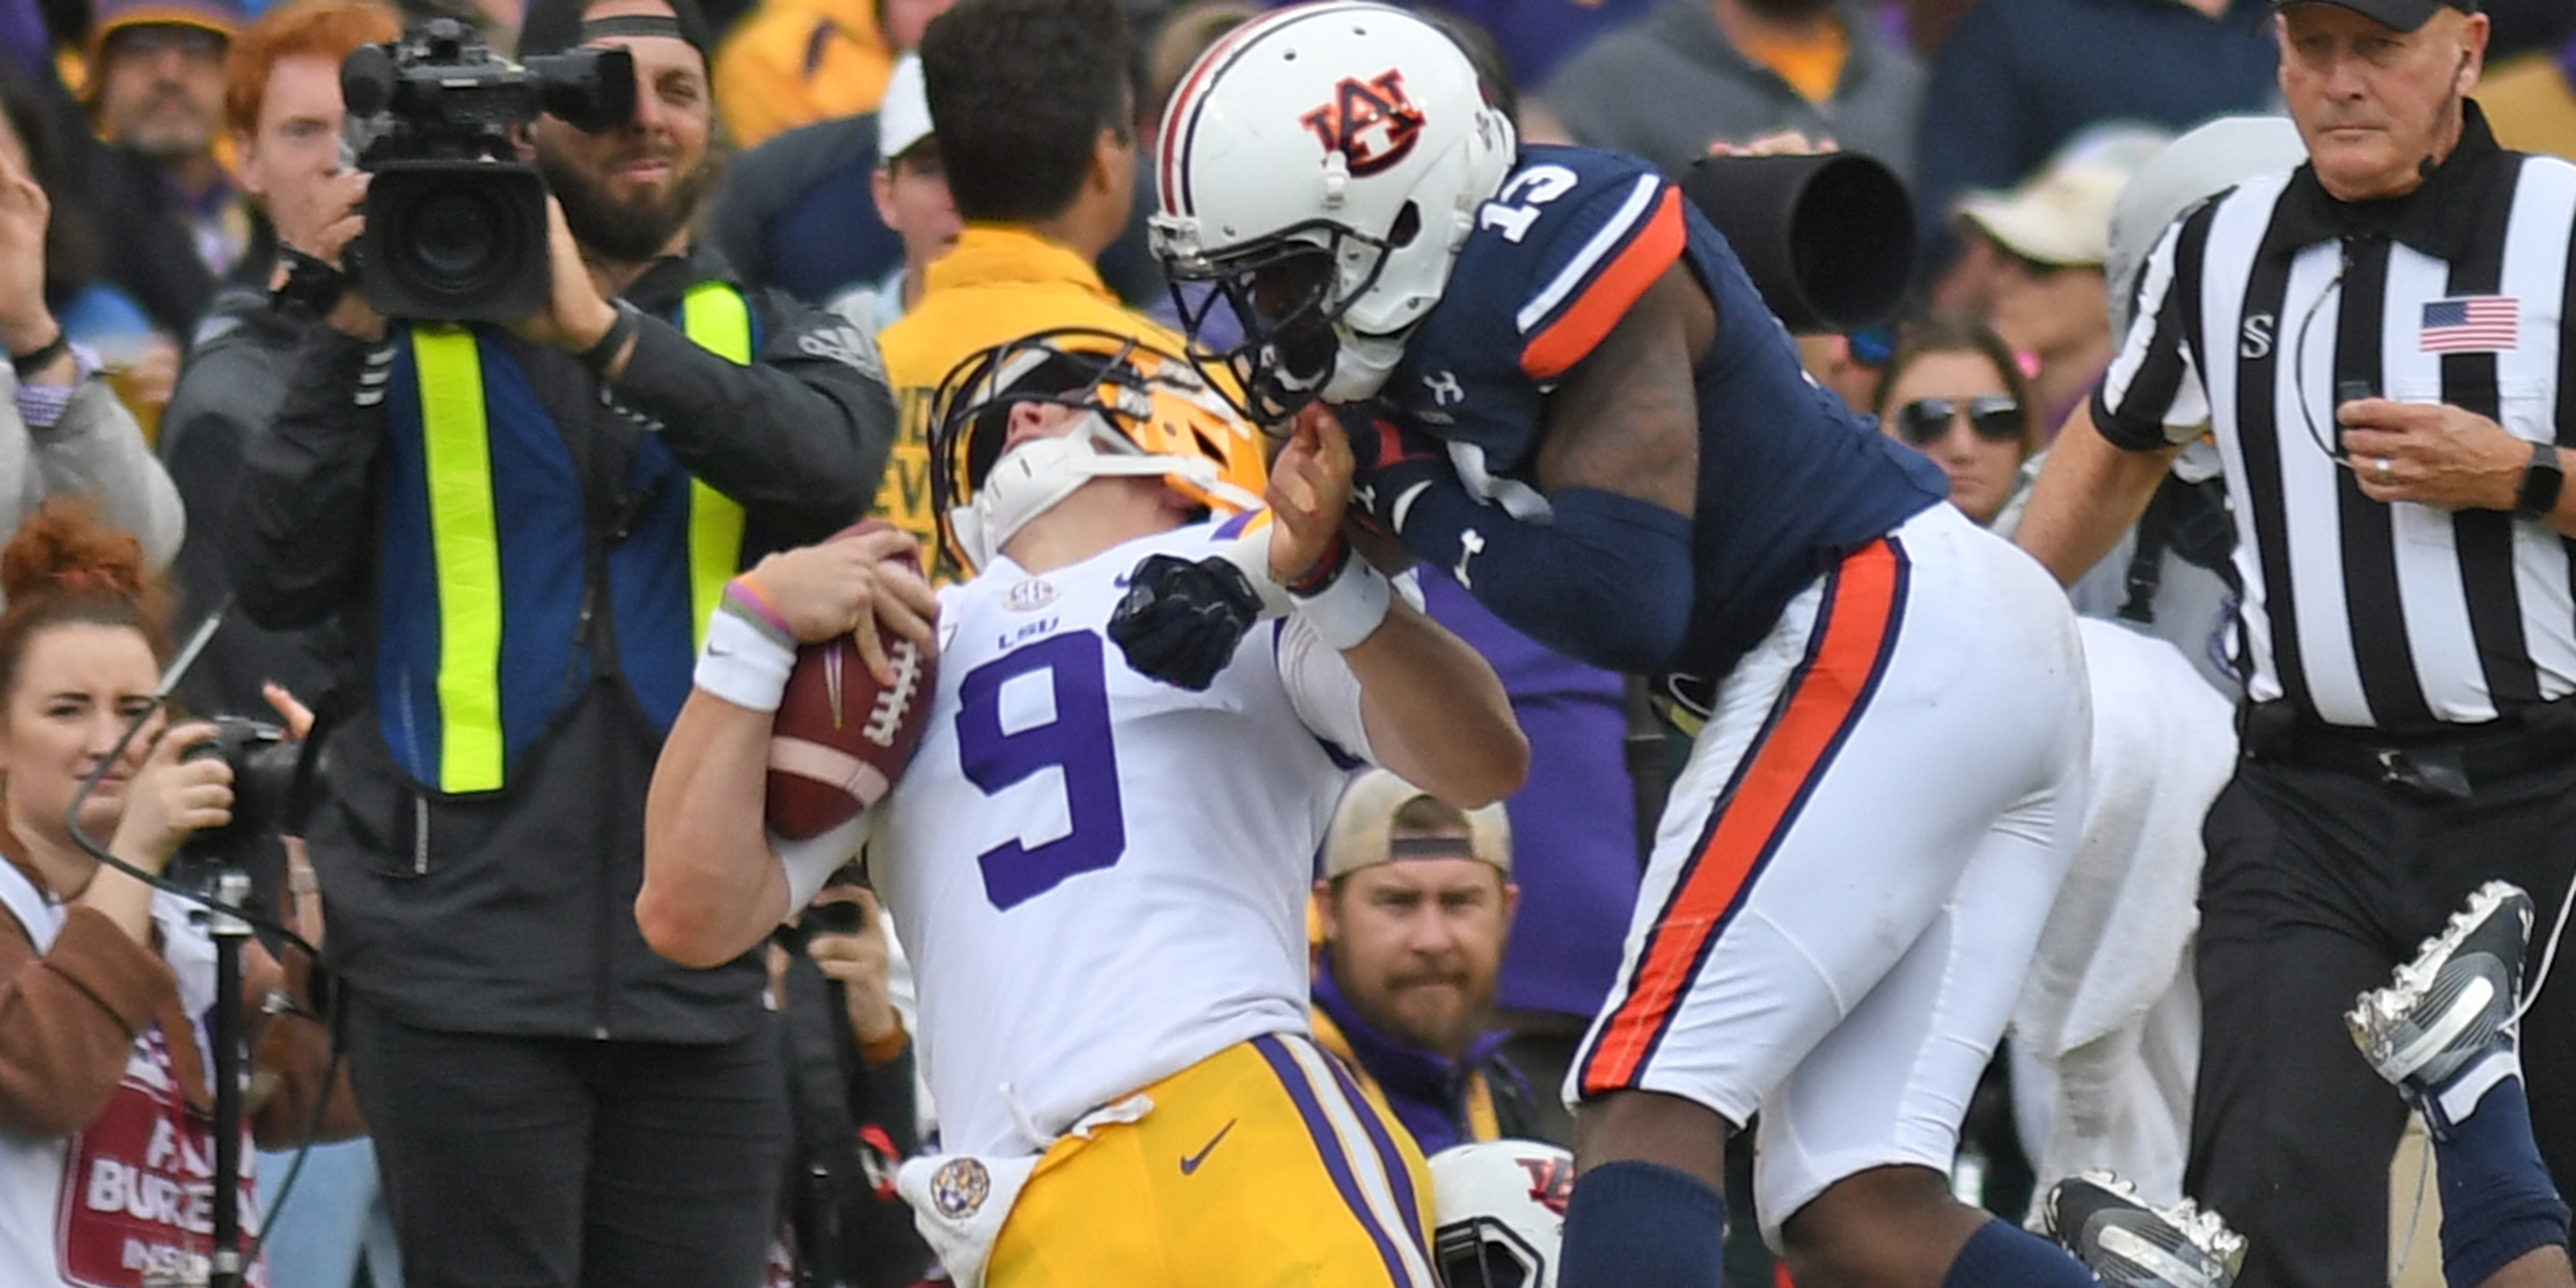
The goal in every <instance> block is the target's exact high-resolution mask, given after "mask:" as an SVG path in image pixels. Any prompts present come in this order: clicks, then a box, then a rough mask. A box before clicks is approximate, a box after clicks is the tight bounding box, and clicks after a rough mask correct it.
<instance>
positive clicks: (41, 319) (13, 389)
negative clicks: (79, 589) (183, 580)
mask: <svg viewBox="0 0 2576 1288" xmlns="http://www.w3.org/2000/svg"><path fill="white" fill-rule="evenodd" d="M0 118H5V120H0V345H6V346H7V348H8V350H9V356H10V366H11V368H12V372H11V374H10V376H9V377H7V381H8V387H9V390H10V394H11V396H10V398H9V399H8V400H7V401H6V402H5V403H0V523H5V524H7V525H8V527H9V529H10V530H11V531H15V530H16V527H17V525H18V524H19V523H21V522H24V521H25V520H26V519H27V518H28V517H29V516H31V515H33V514H34V513H35V512H36V508H37V506H38V505H39V504H40V503H42V502H43V501H44V499H45V498H46V497H49V496H54V495H58V494H71V495H86V496H92V497H95V498H97V499H98V500H99V502H100V503H101V504H102V506H103V512H104V516H105V518H106V520H107V521H108V522H110V523H113V524H115V525H117V526H118V527H120V528H122V529H125V530H128V531H131V532H132V533H134V534H135V537H136V538H137V540H139V541H140V542H141V543H142V546H143V553H144V559H145V562H146V564H147V565H148V566H149V567H151V568H152V569H154V570H156V571H157V570H159V569H162V568H166V567H168V566H169V563H170V560H171V558H172V556H173V555H175V554H176V553H177V552H178V550H179V542H180V537H181V536H182V533H183V530H184V528H185V526H186V521H185V519H184V517H183V514H182V511H181V509H180V504H179V494H178V491H177V490H176V489H175V488H173V487H172V486H171V484H170V477H169V475H168V474H166V473H164V472H163V470H162V468H161V463H160V462H159V461H157V460H154V459H153V457H152V449H151V447H150V446H149V445H147V444H146V443H145V442H144V439H143V432H142V430H141V428H140V427H139V426H137V425H136V423H135V420H134V415H133V413H132V412H131V411H130V410H128V409H127V408H126V406H125V405H124V404H123V403H122V402H120V401H119V400H118V399H117V396H116V394H115V391H114V390H112V389H110V388H109V386H108V384H107V382H106V381H104V380H100V379H98V370H99V364H98V358H97V356H96V354H94V353H92V352H89V351H87V350H86V349H85V348H82V347H79V346H76V345H75V344H74V343H73V342H72V340H71V333H70V330H69V328H68V327H66V326H65V325H63V324H62V323H61V322H60V321H58V314H57V313H56V312H55V308H56V307H57V305H58V304H60V303H61V302H63V297H62V294H61V293H60V292H59V291H58V290H57V289H56V284H57V283H59V282H61V281H63V279H64V277H65V276H66V275H69V274H72V273H77V272H78V271H79V265H80V261H81V259H82V258H83V257H84V256H85V247H86V246H87V245H88V242H87V235H88V233H89V232H90V231H91V230H89V229H85V228H80V227H78V224H79V222H80V207H79V205H78V204H77V202H74V203H72V204H71V205H70V206H69V207H68V208H59V207H57V206H56V205H55V203H54V200H53V197H52V195H51V193H50V192H49V191H48V189H47V187H46V185H45V184H44V183H42V182H40V180H39V176H40V175H42V174H44V173H45V171H46V170H48V169H53V168H54V162H55V161H57V160H58V159H59V157H60V153H59V152H52V153H49V152H48V151H46V150H45V149H47V148H49V147H51V146H52V145H54V144H55V143H57V142H59V141H60V139H61V135H60V134H59V133H58V132H56V131H55V130H54V128H53V122H52V120H51V118H50V117H49V116H48V115H47V114H46V113H45V112H44V110H43V106H42V99H41V98H40V97H39V95H38V93H37V92H36V91H35V89H34V87H32V86H30V85H29V84H28V83H27V81H26V78H25V77H23V76H21V75H19V74H18V72H17V69H16V68H14V67H8V68H0ZM57 173H59V171H57ZM67 223H68V224H69V225H71V226H70V227H66V226H65V225H66V224H67Z"/></svg>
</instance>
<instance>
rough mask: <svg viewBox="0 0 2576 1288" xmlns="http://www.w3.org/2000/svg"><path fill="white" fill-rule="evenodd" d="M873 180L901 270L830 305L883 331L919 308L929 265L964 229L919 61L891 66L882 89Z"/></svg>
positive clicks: (871, 328)
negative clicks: (899, 246)
mask: <svg viewBox="0 0 2576 1288" xmlns="http://www.w3.org/2000/svg"><path fill="white" fill-rule="evenodd" d="M876 128H877V156H878V158H879V160H878V162H877V166H876V173H875V174H874V175H872V176H870V179H869V189H870V193H869V195H870V196H871V197H873V198H874V199H875V202H876V208H877V219H878V221H879V222H881V223H883V224H884V225H885V226H886V227H888V228H891V229H893V230H894V232H895V235H896V236H898V237H901V238H902V239H903V262H902V263H900V264H897V265H895V267H894V271H892V272H890V273H888V274H886V275H885V277H884V278H882V279H880V280H879V281H877V282H875V283H872V284H870V285H868V286H863V287H858V288H855V289H853V290H849V291H844V292H842V293H841V294H840V295H839V296H837V297H835V298H834V299H833V300H832V307H833V308H835V309H838V310H839V311H840V312H841V314H842V316H844V317H847V318H849V319H850V320H851V321H853V322H856V323H858V324H859V325H860V326H863V327H866V328H867V329H868V330H869V332H871V333H874V332H876V331H880V330H883V329H884V328H886V327H888V326H890V325H892V324H893V323H894V322H895V321H897V320H898V319H900V318H902V317H903V315H904V314H905V313H906V312H908V311H909V310H910V309H911V308H912V306H913V305H915V304H918V303H920V302H921V290H922V281H923V279H924V278H925V277H926V276H927V274H928V272H929V269H930V261H932V260H934V259H937V258H939V257H940V256H942V255H945V254H947V253H948V252H949V250H950V248H952V247H954V246H956V244H957V234H958V233H959V232H960V231H962V230H963V229H964V226H965V225H964V223H963V222H962V221H960V220H959V219H958V218H957V202H956V200H955V199H954V198H952V197H950V196H949V194H948V174H947V172H946V171H945V170H944V169H942V168H941V166H940V161H939V136H937V135H935V134H933V133H931V130H930V99H929V98H928V96H927V95H925V94H924V93H923V92H922V87H921V59H920V58H919V57H917V56H915V55H912V54H906V55H904V56H903V61H902V62H899V63H897V64H895V68H894V79H893V80H892V81H891V82H889V83H888V84H887V86H886V101H885V103H884V104H883V105H882V106H880V107H879V108H878V109H877V114H876Z"/></svg>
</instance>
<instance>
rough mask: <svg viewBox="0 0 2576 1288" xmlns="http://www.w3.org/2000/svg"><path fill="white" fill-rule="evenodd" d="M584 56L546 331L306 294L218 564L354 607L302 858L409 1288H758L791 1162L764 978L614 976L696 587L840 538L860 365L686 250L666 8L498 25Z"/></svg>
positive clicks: (677, 52)
mask: <svg viewBox="0 0 2576 1288" xmlns="http://www.w3.org/2000/svg"><path fill="white" fill-rule="evenodd" d="M576 45H579V46H586V47H594V48H608V47H623V48H625V49H626V50H628V51H629V52H630V53H631V54H632V55H633V57H634V61H635V81H636V85H637V95H636V100H637V101H636V105H635V109H634V112H633V114H632V116H631V117H630V118H629V119H628V120H626V121H625V122H623V123H622V124H620V125H618V126H616V127H614V128H612V129H609V130H606V131H604V132H601V133H598V134H585V133H583V132H581V131H579V130H577V129H574V128H573V127H572V126H570V125H569V124H567V123H566V122H564V121H562V120H559V119H555V118H553V117H541V118H539V119H538V120H537V121H536V122H535V123H534V124H533V125H532V126H529V127H527V128H526V129H525V131H524V133H523V134H522V135H521V140H522V142H521V145H520V150H519V154H520V155H521V156H522V157H524V158H527V159H530V160H533V162H534V163H535V164H536V165H537V167H538V168H539V169H540V170H541V171H542V172H543V173H544V175H545V177H546V180H547V183H548V186H549V187H550V188H551V189H552V191H553V194H554V198H553V199H551V200H549V202H548V207H549V210H548V218H549V224H550V231H551V236H552V245H551V253H552V270H551V271H552V278H551V286H550V291H551V296H550V298H549V300H548V302H547V303H546V305H545V306H544V307H543V308H541V309H540V310H538V311H537V313H536V314H535V315H533V316H531V317H528V318H526V319H524V320H522V321H520V322H518V323H515V324H513V325H511V326H509V327H500V326H490V325H482V324H476V325H474V326H472V327H470V328H453V327H433V326H427V325H419V324H407V323H388V322H387V321H386V320H385V319H384V318H381V317H379V316H378V315H376V313H375V312H374V311H373V310H372V309H370V308H369V307H368V306H367V302H366V299H365V297H364V296H363V295H362V294H360V293H359V291H358V290H356V289H355V288H354V286H353V285H352V284H350V283H347V282H341V281H335V280H332V277H331V275H329V274H327V273H324V272H319V271H317V270H316V268H315V266H314V265H312V264H304V265H301V266H300V267H299V268H298V269H297V270H296V272H295V274H294V277H295V279H297V280H291V281H290V282H289V284H288V286H287V288H286V290H287V294H288V296H289V298H290V299H293V300H299V301H304V302H306V306H307V307H313V308H315V309H316V310H317V311H320V312H323V313H324V314H325V316H324V317H321V318H309V319H307V320H306V321H305V323H304V327H305V331H304V334H303V337H302V340H301V344H300V348H299V352H298V354H297V356H296V361H295V366H294V373H293V375H292V376H291V377H290V379H289V382H288V388H287V390H286V395H285V400H284V404H283V407H282V409H281V411H280V413H279V415H278V418H277V421H276V424H275V427H274V429H273V430H272V431H271V432H268V433H266V434H261V435H256V436H254V437H253V438H252V440H251V442H250V443H249V445H248V448H247V451H246V453H245V460H244V465H243V472H242V479H241V484H240V492H239V495H238V499H237V502H236V505H235V508H234V512H233V516H232V522H231V524H230V525H229V527H228V530H227V531H226V534H225V537H226V541H227V547H226V555H227V563H228V565H229V571H230V573H231V576H232V579H233V585H234V588H235V591H236V593H237V594H238V595H239V596H240V599H241V603H242V606H243V607H244V608H245V609H246V610H247V611H248V612H249V613H250V615H251V617H252V618H253V619H254V620H256V621H258V622H260V623H261V624H263V625H266V626H270V627H272V628H291V627H297V626H303V625H308V624H311V623H313V622H316V621H320V620H322V619H323V618H325V617H327V616H328V615H330V614H331V613H332V612H333V611H335V610H337V609H339V608H340V607H341V606H342V605H343V604H347V605H350V606H351V608H350V612H351V617H350V619H349V620H350V621H351V623H352V634H353V635H354V636H356V637H357V638H359V639H360V640H361V641H362V643H361V645H360V652H361V663H362V665H364V666H365V667H367V668H369V670H370V672H371V681H370V683H368V684H366V685H363V686H360V697H361V701H360V702H359V703H358V704H357V706H356V709H355V710H354V711H353V712H352V713H351V714H350V716H349V717H348V719H347V721H346V722H345V724H344V725H343V727H342V731H341V733H340V734H339V735H338V736H337V737H335V738H334V740H333V746H332V769H331V771H330V780H331V786H332V788H333V791H334V795H335V796H336V802H335V803H334V804H332V805H328V806H325V807H324V808H322V809H321V810H319V811H318V813H317V817H315V818H314V820H313V822H312V826H311V829H310V840H311V844H312V849H313V855H314V864H315V867H316V868H317V869H319V871H320V873H321V878H322V887H323V894H324V898H325V902H326V904H327V906H328V908H329V911H330V917H331V924H332V945H333V950H334V955H335V957H336V959H337V965H338V966H339V967H340V969H341V971H342V972H343V975H344V978H345V979H346V980H347V981H348V983H349V984H350V985H351V987H352V989H353V991H354V993H355V994H356V996H355V999H354V1004H353V1006H352V1008H351V1010H352V1015H351V1022H350V1048H351V1049H350V1059H351V1062H352V1069H353V1073H354V1075H355V1080H356V1083H357V1087H358V1094H359V1100H360V1104H361V1106H362V1107H363V1108H365V1109H367V1110H369V1111H370V1113H369V1123H370V1125H371V1126H372V1127H373V1128H374V1130H375V1136H376V1146H377V1153H378V1157H379V1159H380V1160H381V1163H382V1166H383V1170H384V1176H385V1184H386V1190H387V1193H388V1194H389V1196H390V1197H391V1199H392V1203H393V1210H394V1221H395V1226H396V1230H397V1233H398V1235H399V1237H400V1239H401V1242H402V1249H403V1259H404V1270H405V1276H406V1278H407V1280H408V1281H409V1282H410V1283H412V1284H413V1285H415V1286H416V1288H440V1286H443V1285H463V1284H475V1285H480V1284H487V1283H509V1284H554V1285H572V1284H599V1285H610V1284H614V1285H621V1286H625V1285H636V1286H640V1288H650V1286H652V1285H663V1284H668V1285H674V1286H675V1288H683V1286H684V1288H728V1286H730V1285H740V1284H749V1283H752V1282H755V1281H756V1280H757V1278H758V1276H759V1274H760V1271H761V1267H762V1265H763V1264H764V1256H765V1253H766V1251H767V1246H768V1241H769V1236H770V1233H771V1230H772V1221H773V1218H774V1217H775V1215H776V1212H777V1208H776V1199H777V1185H778V1175H779V1170H780V1167H781V1166H782V1163H783V1160H784V1155H785V1150H786V1147H787V1119H786V1106H785V1088H784V1082H783V1079H782V1078H781V1076H780V1070H779V1064H778V1047H777V1038H776V1035H775V1034H774V1033H773V1032H772V1030H771V1027H770V1016H769V1013H768V1011H767V1009H766V1008H765V1006H764V1003H763V1000H762V986H763V983H764V974H763V971H762V969H761V963H760V960H759V958H758V957H757V956H751V955H746V956H744V957H742V958H740V959H738V960H736V961H734V962H732V963H729V964H727V965H725V966H723V967H719V968H717V969H713V970H705V971H698V970H689V969H684V968H682V967H679V966H677V965H675V964H673V963H671V962H669V961H666V960H664V959H662V958H660V957H658V956H656V955H655V954H654V953H653V952H652V951H651V949H649V948H648V947H646V945H645V943H644V941H643V938H642V936H641V935H640V934H639V933H638V932H637V930H636V927H635V921H634V915H633V913H632V911H631V909H632V907H633V904H634V900H635V895H636V891H637V889H638V888H639V886H640V885H641V883H642V878H643V867H642V827H643V801H644V790H645V785H646V783H647V781H648V779H649V777H650V774H651V770H652V766H653V761H654V757H655V755H656V754H657V753H658V751H659V749H660V745H661V742H662V738H663V736H664V733H665V731H666V730H667V729H668V727H669V722H670V720H671V718H672V716H673V714H674V713H675V712H676V711H677V710H678V708H679V704H680V702H681V700H682V699H683V698H684V697H686V696H687V694H688V691H689V684H690V679H689V676H690V669H691V667H692V665H693V663H694V660H695V659H694V649H695V636H696V633H697V631H698V630H699V628H700V627H701V626H702V625H703V623H704V621H705V616H706V614H705V607H704V603H705V598H704V597H705V593H706V592H707V591H708V590H710V589H711V588H716V587H721V586H722V585H723V583H724V582H725V581H726V580H727V579H729V578H731V577H732V576H733V575H734V574H735V573H736V572H738V571H740V570H741V569H742V568H744V567H748V566H749V565H750V563H751V562H752V560H754V559H756V558H757V557H758V556H759V555H760V554H761V553H763V552H765V551H767V550H770V549H774V548H778V547H782V546H786V545H791V544H798V543H805V542H811V541H814V540H816V539H818V538H821V537H824V536H827V535H829V534H831V533H832V532H833V531H835V530H837V529H839V528H840V527H842V526H844V525H846V524H848V523H850V522H852V521H853V520H855V519H856V518H858V517H859V515H860V514H861V512H862V511H863V510H864V508H865V506H866V504H867V499H868V497H869V496H870V495H871V493H872V492H873V490H874V488H875V486H876V478H877V474H878V471H879V470H880V468H881V467H882V465H883V463H884V458H885V452H886V448H887V444H888V443H889V441H890V439H891V436H892V430H893V419H894V416H893V405H892V401H891V399H890V398H889V396H888V394H887V392H886V389H885V385H884V382H883V380H882V378H881V377H880V375H879V374H878V371H879V369H878V364H877V361H876V358H875V353H874V349H873V348H872V346H871V344H870V341H869V340H868V338H867V337H865V336H863V335H861V334H859V333H857V332H856V331H855V330H853V329H851V328H849V327H848V326H846V325H845V324H843V323H841V322H840V321H839V320H838V319H836V318H834V317H832V316H831V315H829V314H825V313H823V312H821V311H819V310H813V309H808V308H805V307H803V306H800V305H797V304H795V303H793V302H791V301H789V300H788V299H786V298H785V297H783V296H780V295H777V294H775V293H760V294H753V293H750V292H746V291H744V290H743V289H742V288H741V287H740V286H738V285H737V284H736V283H735V282H734V281H733V279H732V278H731V277H730V275H729V274H728V273H727V271H726V269H725V267H724V265H723V264H722V262H721V261H720V260H719V259H717V258H716V257H714V256H713V255H712V254H711V253H710V252H708V251H706V250H705V249H703V248H701V247H699V246H698V245H697V244H696V242H695V240H694V238H693V236H692V234H691V231H690V230H691V227H692V223H693V220H694V219H695V217H696V215H697V213H698V208H699V205H700V203H701V201H702V199H703V198H704V196H705V195H706V192H707V190H708V188H709V187H710V186H711V184H712V181H713V177H714V173H715V165H714V163H713V158H712V156H711V154H710V143H709V139H710V134H711V131H712V127H713V118H712V114H711V111H710V108H709V98H708V91H707V71H706V56H705V50H706V46H707V31H706V25H705V22H704V20H703V19H702V18H701V16H700V15H699V13H698V10H697V7H696V5H695V3H694V0H595V2H593V3H589V4H587V5H584V4H583V3H582V2H581V0H534V2H533V3H531V4H530V5H529V6H528V9H527V14H526V20H525V23H524V25H523V27H522V29H521V37H520V42H519V54H520V55H521V57H522V58H525V57H527V56H530V55H534V54H539V53H555V52H559V51H563V50H567V49H570V48H572V47H574V46H576ZM361 222H362V221H361V218H360V217H359V216H357V215H352V216H351V217H349V218H347V219H344V220H342V221H340V222H339V223H338V224H336V225H334V228H333V230H332V239H333V240H334V241H335V242H336V243H337V244H339V245H347V244H349V243H350V241H351V240H352V239H353V238H354V237H355V236H356V235H357V232H358V225H359V224H360V223H361ZM366 271H367V270H366V267H365V266H364V265H361V266H360V267H359V276H363V275H364V274H365V272H366ZM746 330H747V331H748V333H749V334H748V335H747V336H746V335H745V334H744V332H745V331H746ZM726 349H733V350H734V351H735V352H739V353H747V354H749V355H751V357H752V361H751V362H750V364H749V365H743V364H740V363H738V362H736V361H734V360H731V359H729V358H727V357H724V356H720V354H721V352H722V351H723V350H726ZM478 395H479V396H478ZM735 507H739V508H738V509H736V508H735ZM729 522H730V523H739V525H740V526H739V528H738V529H729V526H728V524H729Z"/></svg>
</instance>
